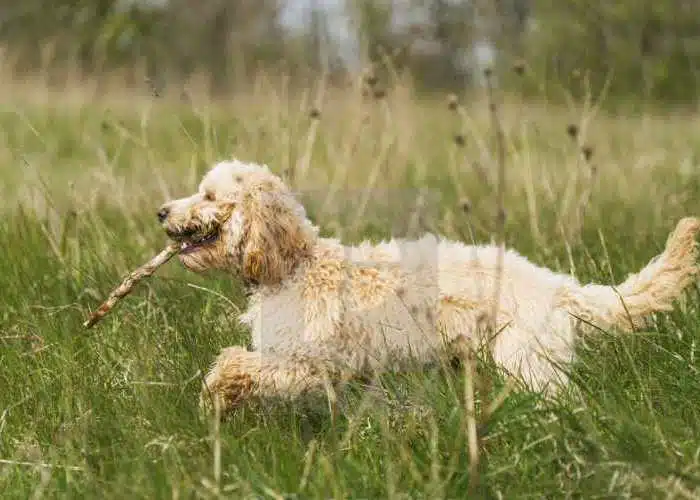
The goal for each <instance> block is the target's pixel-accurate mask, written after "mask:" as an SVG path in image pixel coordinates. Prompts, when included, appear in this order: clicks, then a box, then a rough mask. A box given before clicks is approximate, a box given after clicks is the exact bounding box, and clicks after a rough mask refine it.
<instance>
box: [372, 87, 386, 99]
mask: <svg viewBox="0 0 700 500" xmlns="http://www.w3.org/2000/svg"><path fill="white" fill-rule="evenodd" d="M372 95H373V96H374V98H375V99H376V100H378V101H379V100H381V99H384V98H385V97H386V90H384V89H374V93H373V94H372Z"/></svg>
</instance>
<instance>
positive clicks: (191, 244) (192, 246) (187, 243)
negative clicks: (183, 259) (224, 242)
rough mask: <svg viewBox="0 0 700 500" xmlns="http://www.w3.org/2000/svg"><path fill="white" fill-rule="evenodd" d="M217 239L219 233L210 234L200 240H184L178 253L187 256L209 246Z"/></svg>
mask: <svg viewBox="0 0 700 500" xmlns="http://www.w3.org/2000/svg"><path fill="white" fill-rule="evenodd" d="M218 239H219V233H214V234H210V235H209V236H207V237H205V238H202V239H200V240H196V241H195V240H184V241H181V242H180V253H181V254H188V253H192V252H196V251H197V250H199V249H200V248H202V247H205V246H207V245H211V244H212V243H214V242H216V241H217V240H218Z"/></svg>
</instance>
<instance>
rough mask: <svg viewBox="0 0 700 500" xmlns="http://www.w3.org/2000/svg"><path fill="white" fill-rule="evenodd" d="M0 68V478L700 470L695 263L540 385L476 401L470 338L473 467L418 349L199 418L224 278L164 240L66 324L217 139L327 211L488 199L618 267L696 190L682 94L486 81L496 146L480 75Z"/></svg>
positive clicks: (235, 293) (147, 235) (382, 494)
mask: <svg viewBox="0 0 700 500" xmlns="http://www.w3.org/2000/svg"><path fill="white" fill-rule="evenodd" d="M85 85H87V84H85ZM6 93H7V95H8V96H11V97H10V98H8V99H6V103H5V105H4V107H3V110H2V112H0V122H1V126H0V164H1V165H2V167H0V180H1V182H0V210H2V217H1V218H0V288H1V289H2V290H3V293H2V307H1V308H0V491H1V492H2V498H6V499H9V498H21V499H24V498H30V497H31V498H39V497H41V496H46V497H49V498H71V499H73V498H149V499H152V498H198V497H207V498H209V497H216V496H224V497H230V498H248V497H257V498H268V497H269V498H330V497H333V498H431V499H432V498H464V497H465V496H466V495H468V494H470V495H471V496H472V497H479V498H505V499H510V498H526V497H527V498H545V497H546V498H571V497H573V498H581V497H585V498H620V497H636V498H640V497H643V498H697V497H698V495H700V298H699V297H698V291H697V289H696V288H692V289H691V290H689V291H688V293H687V294H686V296H685V297H684V298H683V300H682V301H680V302H679V303H678V304H677V307H676V309H675V310H674V311H673V312H671V313H669V314H663V315H658V316H657V317H655V318H653V321H652V322H651V324H650V327H649V328H648V329H647V330H645V331H639V332H635V333H634V334H630V335H626V336H621V335H617V334H615V332H607V333H606V332H600V334H599V335H597V336H595V337H591V338H587V339H582V342H581V346H580V349H579V359H578V361H577V363H576V364H575V365H574V366H573V367H571V371H572V373H571V377H572V387H571V390H570V391H569V392H567V393H565V394H562V395H561V396H560V397H558V398H556V399H555V400H546V399H544V398H542V397H540V396H539V395H537V394H533V393H529V392H527V391H524V390H521V389H519V388H517V387H516V388H514V389H513V390H512V391H511V392H509V393H508V394H507V395H506V396H507V397H505V399H504V400H503V401H501V402H499V404H495V405H494V407H495V411H493V412H491V413H490V414H488V415H486V413H485V411H484V408H485V407H486V406H487V405H488V404H490V403H493V402H494V398H497V397H498V395H499V394H502V392H501V391H502V390H503V388H504V379H503V377H501V375H500V374H499V373H497V371H496V370H495V369H494V368H493V367H492V366H491V365H490V364H489V363H488V361H487V360H480V361H479V368H480V369H479V377H478V378H477V380H476V387H477V409H478V410H479V413H478V416H479V431H480V448H479V463H478V469H476V474H472V475H471V478H470V473H469V469H470V460H469V453H468V446H467V437H466V435H465V428H466V422H467V421H468V418H467V412H466V411H465V403H464V390H463V385H464V373H463V371H462V370H460V369H458V368H451V367H449V366H434V367H428V368H427V369H423V368H420V367H416V370H415V371H411V372H404V373H398V374H392V375H386V376H383V377H382V378H381V379H379V380H376V381H374V382H373V383H372V384H371V385H368V386H365V385H360V384H359V383H358V384H357V385H355V386H353V387H351V388H350V389H349V390H347V391H345V392H343V393H340V394H338V395H337V399H335V400H334V399H330V400H329V399H327V398H325V397H323V398H319V399H318V400H316V399H313V398H311V399H309V400H304V401H300V402H298V403H294V404H291V403H284V402H268V403H267V404H265V403H251V404H250V405H248V406H245V407H243V408H242V409H240V411H238V412H236V413H235V414H234V415H233V416H231V418H229V419H226V420H225V421H223V422H222V423H221V424H220V425H215V424H214V423H213V422H212V421H210V420H207V419H206V418H201V417H200V414H199V413H198V407H197V398H198V393H199V387H200V381H201V375H202V373H203V372H204V371H206V369H207V368H208V365H209V363H210V362H211V361H212V359H213V357H214V356H215V355H216V354H217V352H218V351H219V349H220V348H222V347H224V346H228V345H233V344H245V342H246V335H247V332H246V331H244V330H242V329H240V328H239V327H238V326H237V324H236V311H237V310H238V309H239V308H241V307H243V306H244V304H245V296H244V294H243V290H242V289H241V286H240V283H238V282H236V281H235V280H232V279H230V278H227V277H225V276H220V275H215V274H211V275H206V276H198V275H193V274H190V273H188V272H186V271H185V270H184V269H182V268H181V267H180V266H179V265H178V264H177V263H176V262H171V263H169V264H168V265H167V266H165V267H164V268H162V269H161V270H160V271H159V272H158V273H157V275H156V276H154V277H153V278H151V279H150V280H148V281H147V282H146V283H144V284H142V285H141V286H140V287H139V288H138V290H137V291H136V292H135V293H134V295H132V296H130V297H128V298H127V299H126V300H125V301H123V302H122V303H120V304H119V306H118V307H117V310H115V311H114V312H113V314H111V315H110V316H108V317H107V318H106V319H105V320H104V321H103V322H102V323H100V324H99V325H98V326H96V327H95V328H94V329H93V330H90V331H85V330H84V329H83V328H82V327H81V324H82V322H83V321H84V320H85V318H86V317H87V315H88V313H89V312H90V311H91V310H94V308H96V307H97V306H98V305H99V302H100V301H101V300H102V299H103V298H104V297H105V296H106V294H107V293H109V291H110V290H111V289H112V287H113V286H114V285H115V284H117V283H118V282H119V280H120V278H121V277H122V276H123V275H124V274H125V273H126V272H128V271H129V270H131V269H133V268H134V267H135V266H137V265H139V264H141V263H143V262H145V261H146V260H147V259H149V258H150V257H151V256H152V255H155V253H156V252H158V251H159V250H160V249H161V248H162V247H163V245H164V242H165V239H164V235H163V234H162V232H161V230H160V229H159V227H158V226H157V224H156V218H155V212H156V209H157V207H158V206H159V205H160V204H161V203H162V202H163V201H165V200H167V199H169V198H172V197H179V196H184V195H186V194H188V193H190V192H191V191H193V190H194V189H195V187H196V185H197V182H198V179H199V177H200V176H201V175H202V173H203V172H204V171H205V170H206V169H207V167H208V166H209V165H211V164H212V162H214V161H216V160H219V159H223V158H227V157H230V156H231V155H235V156H236V157H238V158H241V159H243V160H250V161H257V162H264V163H268V164H269V165H270V167H271V168H272V169H273V170H274V171H275V172H277V173H280V174H284V175H285V176H286V177H287V178H288V179H289V182H290V183H291V184H292V185H293V186H294V189H295V190H297V191H298V193H299V196H300V197H301V199H302V200H303V201H304V203H305V205H306V206H307V208H308V211H309V214H310V216H311V217H312V218H313V219H314V220H315V222H316V223H317V224H318V225H320V227H321V228H322V231H323V233H324V234H326V235H331V234H334V235H337V236H339V237H342V238H343V239H344V240H346V241H348V242H358V241H361V240H362V239H363V238H371V239H374V240H376V239H379V238H384V237H389V236H390V235H392V234H397V235H409V236H413V235H417V234H420V233H421V232H422V231H425V230H430V231H435V232H440V233H441V234H444V235H446V236H449V237H451V238H458V239H462V240H464V241H468V242H471V241H474V242H487V241H489V240H490V239H491V238H494V237H496V235H497V234H498V233H499V231H500V229H501V226H500V224H501V223H500V222H499V221H500V220H502V219H501V218H499V217H498V215H499V213H503V212H502V210H501V209H503V210H504V211H505V225H504V230H505V237H506V241H507V243H508V245H509V246H512V247H514V248H516V249H517V250H518V251H520V252H521V253H523V254H524V255H526V256H527V257H529V258H530V259H532V260H533V261H535V262H537V263H538V264H541V265H546V266H549V267H551V268H553V269H556V270H560V271H562V272H573V273H575V275H576V276H577V277H578V278H579V279H580V280H582V281H593V280H595V281H598V282H602V283H609V284H613V283H619V282H620V281H622V279H623V278H624V276H625V275H626V274H627V273H629V272H633V271H636V270H637V269H639V268H641V267H642V266H643V265H645V264H646V263H647V262H648V261H649V259H651V258H652V257H653V256H654V255H656V254H657V253H659V252H660V251H661V249H662V248H663V245H664V243H665V239H666V236H667V234H668V232H669V231H670V230H671V229H672V228H673V227H674V225H675V223H676V222H677V220H678V219H680V218H681V217H683V216H686V215H692V214H700V207H699V206H698V199H700V198H699V195H700V170H698V161H699V160H698V158H699V157H700V141H698V139H697V133H696V131H697V130H698V125H699V124H698V119H697V115H693V114H690V113H688V114H683V113H680V112H674V113H671V112H667V113H661V112H652V111H648V112H639V113H637V114H634V115H633V114H626V115H610V114H606V113H603V112H601V111H597V110H596V109H595V108H594V107H592V106H582V105H581V106H574V105H572V106H570V107H568V108H567V107H564V106H556V105H553V104H548V103H546V102H527V103H525V102H519V101H518V100H517V99H514V98H503V99H500V98H499V99H498V100H497V101H495V103H496V104H497V107H496V113H497V120H496V122H497V123H498V128H501V129H502V130H503V141H502V142H501V143H499V140H498V134H497V133H496V131H497V128H496V127H495V126H494V119H493V118H494V116H493V114H492V113H491V112H490V109H489V104H492V102H489V101H488V100H487V99H486V98H485V96H483V95H470V96H464V97H463V98H462V97H461V96H460V99H459V102H455V101H449V102H448V99H447V97H446V96H444V97H441V96H436V97H432V98H430V99H427V98H426V99H419V98H418V97H416V96H415V95H414V94H413V92H411V90H410V89H408V88H397V89H396V90H393V91H391V92H389V93H388V94H387V95H386V96H384V97H383V98H380V99H374V98H372V97H366V96H365V97H363V96H362V95H361V93H360V92H359V90H357V89H354V88H349V89H344V90H339V89H333V90H331V89H327V90H325V92H324V90H323V89H322V88H312V89H310V90H308V92H306V93H304V92H299V91H293V90H291V89H289V88H287V87H285V86H284V85H283V84H282V83H279V82H275V81H273V80H264V79H260V80H259V81H257V82H256V85H254V86H252V87H251V88H250V89H248V90H245V91H242V92H241V93H239V94H237V95H234V96H232V97H231V98H230V99H228V100H225V101H222V100H219V101H217V102H208V101H207V100H206V99H204V98H203V97H198V94H194V95H193V97H191V99H190V100H189V101H185V100H181V99H178V98H177V97H172V96H164V97H162V98H158V99H156V98H153V97H151V96H149V95H148V93H147V92H143V91H142V92H138V91H134V92H133V93H132V94H129V93H127V92H125V91H122V92H121V93H120V92H112V91H95V90H94V89H93V90H92V91H90V89H89V88H78V89H73V90H72V91H70V92H49V91H46V90H44V89H43V87H41V86H40V85H38V84H37V85H34V84H31V85H29V86H20V85H17V86H14V87H11V88H7V89H6ZM380 97H381V96H380ZM450 102H451V104H450ZM571 125H575V127H572V126H571ZM499 144H500V145H499ZM499 155H502V156H503V161H499ZM501 166H502V167H503V173H504V174H505V175H502V176H499V175H498V172H499V170H500V167H501ZM499 199H500V201H499ZM499 205H502V206H500V207H499ZM475 477H478V480H479V481H478V484H475V483H474V481H473V479H474V478H475ZM470 483H471V484H470Z"/></svg>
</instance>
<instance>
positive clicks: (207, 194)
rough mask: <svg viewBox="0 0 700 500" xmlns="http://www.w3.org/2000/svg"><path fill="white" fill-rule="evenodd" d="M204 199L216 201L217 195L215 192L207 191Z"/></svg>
mask: <svg viewBox="0 0 700 500" xmlns="http://www.w3.org/2000/svg"><path fill="white" fill-rule="evenodd" d="M204 199H205V200H207V201H214V200H216V196H215V195H214V193H211V192H206V193H204Z"/></svg>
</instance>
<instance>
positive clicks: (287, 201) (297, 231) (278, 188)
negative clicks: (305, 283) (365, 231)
mask: <svg viewBox="0 0 700 500" xmlns="http://www.w3.org/2000/svg"><path fill="white" fill-rule="evenodd" d="M300 213H303V211H300V210H299V206H298V204H297V201H296V200H295V199H294V198H293V196H292V194H291V193H290V192H289V190H288V189H287V188H286V187H285V186H284V185H283V184H282V183H281V182H275V181H274V180H270V179H265V180H260V181H256V182H254V183H252V185H249V186H247V189H246V191H245V195H244V199H243V218H244V234H243V242H242V244H243V248H242V255H243V266H242V267H243V268H242V273H243V277H244V278H246V279H248V280H251V281H253V282H256V283H259V284H266V285H271V284H276V283H279V282H281V281H282V280H284V279H285V278H286V277H288V276H289V274H290V273H291V271H292V270H293V268H294V266H295V265H296V264H297V263H298V262H299V260H300V259H302V258H303V257H304V256H307V255H309V253H310V251H311V246H312V244H313V237H314V235H313V233H312V232H311V230H310V228H309V227H308V225H307V224H306V221H305V220H304V219H303V218H302V217H301V216H300Z"/></svg>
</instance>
